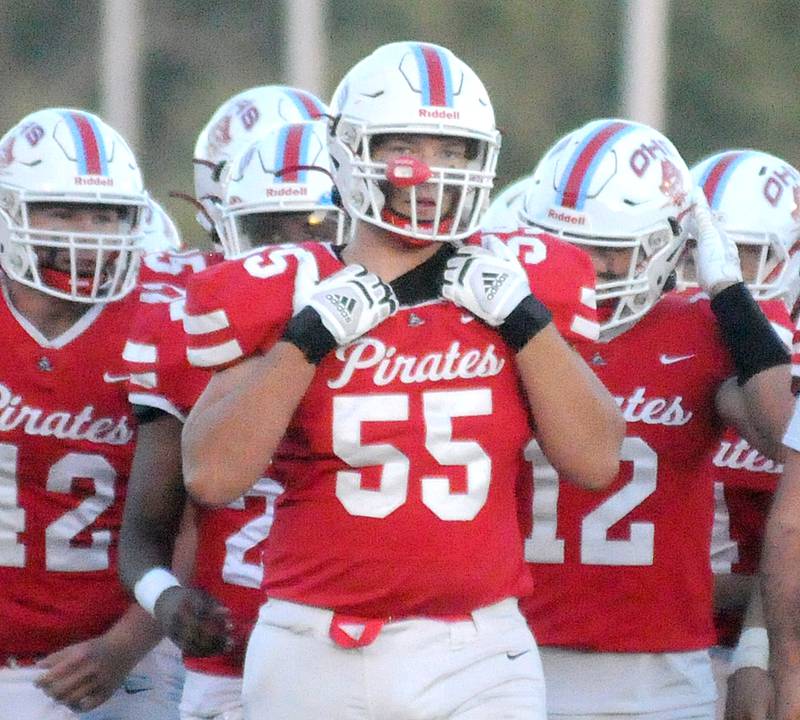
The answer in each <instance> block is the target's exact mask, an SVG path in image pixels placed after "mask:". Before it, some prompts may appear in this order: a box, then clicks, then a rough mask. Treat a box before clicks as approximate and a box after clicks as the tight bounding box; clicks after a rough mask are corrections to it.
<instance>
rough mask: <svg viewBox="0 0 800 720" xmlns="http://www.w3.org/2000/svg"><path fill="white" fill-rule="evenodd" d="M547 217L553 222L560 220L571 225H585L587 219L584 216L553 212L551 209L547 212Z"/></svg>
mask: <svg viewBox="0 0 800 720" xmlns="http://www.w3.org/2000/svg"><path fill="white" fill-rule="evenodd" d="M547 217H549V218H550V219H551V220H558V221H559V222H565V223H569V224H570V225H585V224H586V218H585V217H584V216H583V215H570V214H569V213H565V212H561V211H559V210H553V208H550V209H549V210H548V211H547Z"/></svg>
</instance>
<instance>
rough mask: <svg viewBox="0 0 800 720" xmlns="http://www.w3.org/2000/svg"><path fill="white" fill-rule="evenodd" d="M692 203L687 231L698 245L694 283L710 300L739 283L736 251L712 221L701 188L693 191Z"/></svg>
mask: <svg viewBox="0 0 800 720" xmlns="http://www.w3.org/2000/svg"><path fill="white" fill-rule="evenodd" d="M692 200H693V203H694V204H693V206H692V209H691V214H690V215H689V222H688V223H687V231H688V233H689V234H690V235H691V236H693V237H694V238H695V241H696V243H697V249H696V251H695V265H696V268H697V269H696V272H697V282H698V283H699V285H700V287H701V288H702V289H703V290H704V291H705V292H706V293H708V295H709V296H710V297H712V298H713V297H714V296H715V295H716V294H717V293H719V292H720V291H721V290H724V289H725V288H726V287H729V286H730V285H733V284H734V283H738V282H742V268H741V265H740V264H739V251H738V250H737V249H736V243H735V242H733V240H731V239H730V238H729V237H728V235H727V233H725V231H724V230H723V229H722V228H721V227H719V224H718V223H717V222H716V220H714V217H713V216H712V214H711V208H709V207H708V200H707V199H706V196H705V193H704V192H703V189H702V188H700V187H696V188H695V190H694V192H693V194H692Z"/></svg>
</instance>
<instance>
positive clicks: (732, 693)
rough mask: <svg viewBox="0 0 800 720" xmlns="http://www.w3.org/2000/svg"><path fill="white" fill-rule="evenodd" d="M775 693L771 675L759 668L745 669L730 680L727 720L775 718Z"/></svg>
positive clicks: (726, 706) (726, 702)
mask: <svg viewBox="0 0 800 720" xmlns="http://www.w3.org/2000/svg"><path fill="white" fill-rule="evenodd" d="M773 698H774V691H773V686H772V679H771V678H770V676H769V674H768V673H767V672H766V671H765V670H762V669H761V668H757V667H744V668H740V669H739V670H737V671H736V672H734V673H733V674H732V675H731V676H730V677H729V678H728V695H727V698H726V700H725V720H767V718H773V717H775V713H774V706H773Z"/></svg>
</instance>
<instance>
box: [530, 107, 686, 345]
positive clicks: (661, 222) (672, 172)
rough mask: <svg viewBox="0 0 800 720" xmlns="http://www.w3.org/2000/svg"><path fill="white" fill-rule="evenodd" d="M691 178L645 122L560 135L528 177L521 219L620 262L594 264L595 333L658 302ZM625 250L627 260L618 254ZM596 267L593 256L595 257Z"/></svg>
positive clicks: (601, 123) (612, 331)
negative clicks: (604, 267)
mask: <svg viewBox="0 0 800 720" xmlns="http://www.w3.org/2000/svg"><path fill="white" fill-rule="evenodd" d="M691 189H692V178H691V175H690V174H689V169H688V168H687V167H686V163H685V162H684V160H683V158H682V157H681V156H680V154H679V153H678V151H677V150H676V149H675V147H674V145H673V144H672V143H671V142H670V141H669V140H668V139H667V138H666V137H664V136H663V135H662V134H661V133H660V132H658V131H657V130H654V129H653V128H651V127H648V126H647V125H641V124H638V123H634V122H629V121H627V120H616V119H603V120H595V121H592V122H590V123H588V124H587V125H584V126H583V127H582V128H580V129H578V130H575V131H573V132H572V133H570V134H569V135H567V136H565V137H563V138H561V139H560V140H559V141H558V142H557V143H556V144H555V145H554V146H553V147H552V148H551V149H550V150H549V151H548V152H547V153H546V155H545V156H544V157H543V158H542V160H541V161H540V162H539V165H538V166H537V167H536V170H535V171H534V173H533V175H532V176H531V178H530V180H529V185H528V191H527V193H526V194H525V199H524V202H523V205H522V208H521V211H520V212H521V217H522V218H523V220H524V221H525V222H527V223H528V224H530V225H535V226H537V227H539V228H541V229H543V230H545V231H547V232H549V233H552V234H554V235H558V236H561V237H562V238H563V239H565V240H567V241H568V242H571V243H573V244H575V245H579V246H582V247H583V248H584V249H589V250H590V254H592V255H593V258H599V257H601V255H600V254H599V253H598V252H597V251H596V250H592V249H597V250H602V251H603V253H602V257H607V258H617V260H616V262H617V263H619V258H622V259H623V262H624V264H625V272H624V273H623V272H619V268H618V267H616V268H614V271H613V272H612V271H611V270H610V269H608V270H607V271H604V270H601V269H598V278H597V280H598V282H597V302H598V310H599V312H600V320H601V324H600V338H601V340H608V339H610V338H611V337H613V336H614V335H617V334H619V333H620V332H622V331H624V330H625V329H627V328H629V327H631V326H632V325H633V324H634V323H635V322H636V321H637V320H638V319H639V318H641V317H642V316H643V315H644V314H645V313H646V312H647V311H648V310H649V309H650V308H651V307H652V306H653V305H654V304H655V302H656V301H657V300H658V298H659V296H660V295H661V293H662V291H663V289H664V286H665V285H666V283H667V281H668V280H670V279H671V278H673V277H674V270H675V265H676V263H677V262H678V259H679V257H680V254H681V250H682V248H683V245H684V242H685V234H684V232H683V231H682V230H681V228H680V225H679V222H680V220H681V218H682V217H683V215H684V214H685V213H686V212H687V211H688V209H689V206H690V204H691V203H690V199H689V198H690V191H691ZM621 250H626V251H627V254H628V255H629V257H627V256H626V255H624V254H621V253H619V252H616V253H612V251H621ZM595 264H596V265H597V264H598V261H597V260H596V263H595Z"/></svg>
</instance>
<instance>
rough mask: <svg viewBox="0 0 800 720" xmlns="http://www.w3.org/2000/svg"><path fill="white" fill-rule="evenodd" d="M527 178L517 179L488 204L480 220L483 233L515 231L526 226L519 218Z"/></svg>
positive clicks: (526, 187)
mask: <svg viewBox="0 0 800 720" xmlns="http://www.w3.org/2000/svg"><path fill="white" fill-rule="evenodd" d="M528 180H529V177H528V176H527V175H526V176H525V177H522V178H519V179H518V180H515V181H514V182H513V183H511V185H507V186H506V187H505V188H504V189H503V191H502V192H501V193H500V194H499V195H496V196H495V198H494V199H493V200H492V202H491V203H490V204H489V209H488V210H487V211H486V212H485V213H484V214H483V217H482V218H481V228H482V229H483V230H485V231H490V230H499V229H510V230H516V229H517V228H518V227H520V225H523V224H526V223H524V221H523V220H522V219H521V218H520V214H519V212H520V209H521V208H522V203H523V201H524V200H525V193H526V192H527V190H528Z"/></svg>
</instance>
